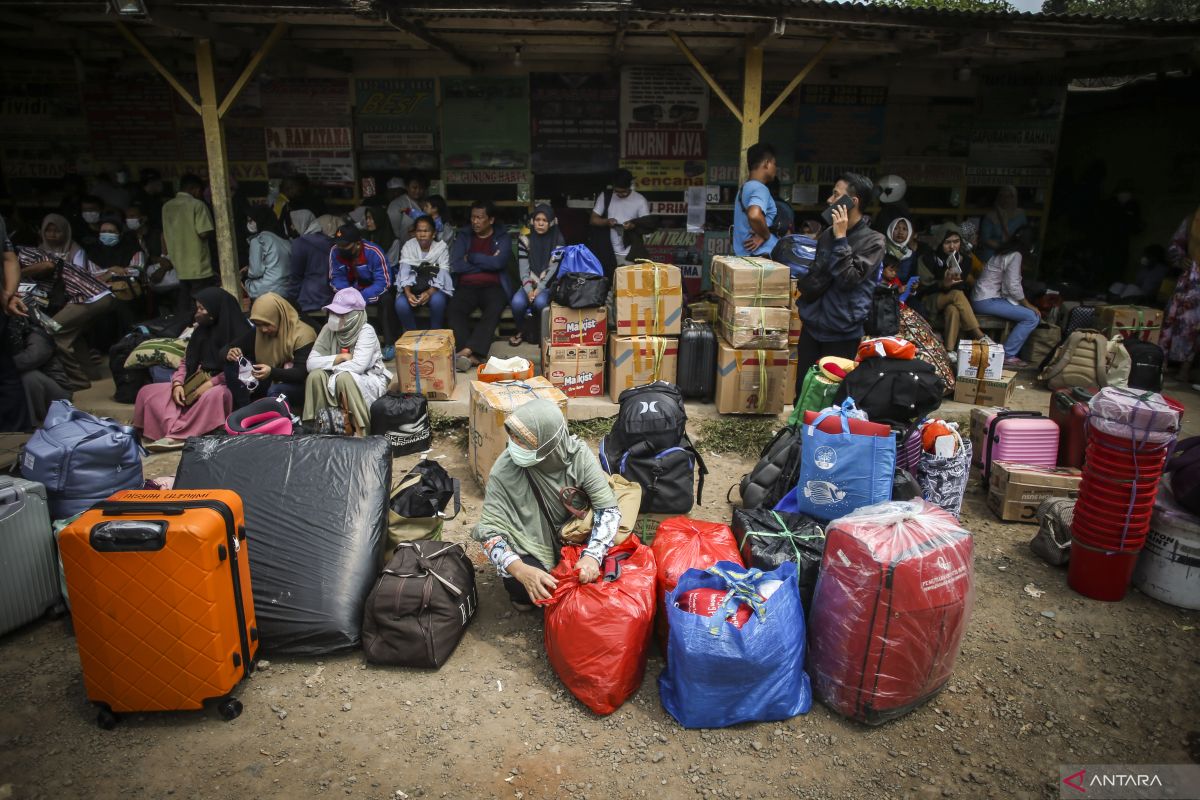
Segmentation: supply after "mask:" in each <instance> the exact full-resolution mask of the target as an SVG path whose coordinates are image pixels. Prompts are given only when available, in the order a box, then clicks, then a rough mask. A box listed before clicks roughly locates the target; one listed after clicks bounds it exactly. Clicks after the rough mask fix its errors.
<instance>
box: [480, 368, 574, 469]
mask: <svg viewBox="0 0 1200 800" xmlns="http://www.w3.org/2000/svg"><path fill="white" fill-rule="evenodd" d="M538 398H542V399H545V400H549V401H551V402H553V403H556V404H558V407H559V409H560V410H561V411H562V412H563V416H566V413H567V396H566V395H565V394H563V393H562V392H561V391H559V390H558V389H556V388H555V387H554V385H553V384H551V383H550V381H549V380H547V379H546V378H544V377H542V376H541V375H537V376H534V377H532V378H530V379H529V380H527V381H514V382H512V383H483V382H481V381H471V396H470V402H471V405H470V410H469V420H470V441H469V442H468V445H467V461H468V463H469V464H470V466H471V474H472V475H474V476H475V481H476V482H477V483H478V484H479V486H480V488H483V487H485V486H486V485H487V479H488V475H489V474H490V473H491V471H492V465H493V464H495V463H496V459H497V458H499V457H500V454H501V453H503V452H504V448H505V447H507V446H508V434H507V433H506V432H505V430H504V420H505V419H507V418H508V415H509V414H511V413H512V412H513V411H515V410H517V409H518V408H520V407H521V406H523V405H525V404H526V403H528V402H529V401H531V400H536V399H538Z"/></svg>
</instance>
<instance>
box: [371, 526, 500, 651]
mask: <svg viewBox="0 0 1200 800" xmlns="http://www.w3.org/2000/svg"><path fill="white" fill-rule="evenodd" d="M478 608H479V595H478V594H477V593H476V591H475V567H474V566H473V565H472V564H471V559H469V558H468V557H467V554H466V551H465V550H463V546H462V545H461V544H454V543H450V542H435V541H429V540H420V541H414V542H401V543H400V544H399V545H397V547H396V549H395V551H393V553H392V558H391V560H390V561H389V562H388V565H387V567H386V568H384V570H383V574H382V575H380V576H379V580H378V581H377V582H376V584H375V588H374V589H372V590H371V594H370V595H369V596H368V597H367V605H366V609H365V610H364V612H363V631H362V642H363V652H364V653H365V654H366V656H367V661H369V662H371V663H372V664H391V665H395V666H402V667H433V668H437V667H440V666H441V665H442V664H444V663H446V660H447V659H449V658H450V654H451V653H453V652H454V648H456V647H457V646H458V642H459V639H461V638H462V635H463V631H465V630H466V628H467V625H468V624H469V623H470V622H471V618H472V617H474V616H475V611H476V610H477V609H478Z"/></svg>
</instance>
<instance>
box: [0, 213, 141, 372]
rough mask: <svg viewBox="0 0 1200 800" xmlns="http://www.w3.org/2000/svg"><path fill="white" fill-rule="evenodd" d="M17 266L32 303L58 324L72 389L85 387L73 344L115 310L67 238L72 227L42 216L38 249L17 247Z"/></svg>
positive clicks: (103, 287)
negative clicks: (30, 287)
mask: <svg viewBox="0 0 1200 800" xmlns="http://www.w3.org/2000/svg"><path fill="white" fill-rule="evenodd" d="M17 261H18V263H19V265H20V267H21V280H22V281H27V282H32V283H33V284H34V285H35V288H34V291H33V294H32V297H33V300H34V302H36V303H38V304H39V305H41V306H43V307H44V309H45V311H46V313H47V314H50V315H52V316H53V317H54V321H55V322H57V323H58V325H59V330H58V331H56V332H55V334H54V342H55V345H56V346H57V348H58V355H59V358H60V359H61V361H62V365H63V369H64V370H66V373H67V376H68V378H70V380H71V388H72V389H74V390H79V389H86V388H88V387H89V386H91V385H92V384H91V380H90V379H89V378H88V375H87V372H86V371H85V370H84V368H83V362H82V360H81V358H80V357H79V355H78V354H76V352H75V344H76V339H78V338H79V335H80V334H81V333H83V332H84V331H85V330H88V329H89V328H91V327H92V325H93V324H94V323H95V322H96V321H97V320H100V319H102V318H104V317H105V316H106V315H108V314H111V313H112V312H113V311H115V310H116V306H117V300H116V298H115V297H113V294H112V292H111V291H110V290H109V288H108V287H107V286H106V285H104V284H103V283H101V282H100V281H99V280H97V279H96V278H95V277H94V276H93V275H92V270H91V265H90V263H89V262H88V258H87V255H86V254H85V253H84V251H83V248H82V247H80V246H79V245H78V244H76V243H75V242H74V240H73V239H72V236H71V225H70V223H68V222H67V220H66V218H64V217H63V216H62V215H61V214H47V215H46V217H45V219H44V220H42V244H41V246H40V247H22V248H20V249H19V250H18V252H17Z"/></svg>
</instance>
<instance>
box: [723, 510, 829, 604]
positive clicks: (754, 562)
mask: <svg viewBox="0 0 1200 800" xmlns="http://www.w3.org/2000/svg"><path fill="white" fill-rule="evenodd" d="M730 527H731V528H732V529H733V536H734V538H735V539H736V540H737V544H738V548H739V549H740V550H741V551H742V561H743V562H745V564H746V566H747V567H755V568H757V569H761V570H762V571H763V572H770V571H772V570H774V569H776V568H778V567H779V566H780V565H781V564H783V563H784V562H785V561H793V562H795V564H796V580H797V582H799V584H800V603H801V604H802V605H803V607H804V613H805V614H808V613H809V612H811V611H812V598H813V592H814V591H815V590H816V588H817V576H818V575H820V573H821V557H822V556H824V554H825V530H824V529H823V528H822V527H821V525H820V523H818V522H817V521H816V520H815V519H813V518H812V517H810V516H807V515H805V514H790V513H788V512H785V511H772V510H770V509H769V508H745V509H743V508H735V509H734V510H733V524H732V525H731V526H730Z"/></svg>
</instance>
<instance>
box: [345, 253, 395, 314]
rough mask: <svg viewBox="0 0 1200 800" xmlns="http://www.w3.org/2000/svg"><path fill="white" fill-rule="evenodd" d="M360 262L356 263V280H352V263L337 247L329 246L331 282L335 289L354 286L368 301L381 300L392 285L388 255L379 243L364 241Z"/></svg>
mask: <svg viewBox="0 0 1200 800" xmlns="http://www.w3.org/2000/svg"><path fill="white" fill-rule="evenodd" d="M359 262H360V263H358V264H355V265H354V273H355V274H354V281H353V283H351V281H350V268H351V265H350V264H348V263H346V262H345V261H343V260H342V257H341V255H340V254H339V252H338V249H337V248H336V247H331V248H329V282H330V283H331V284H333V289H334V291H338V290H340V289H346V288H348V287H350V286H353V287H354V288H355V289H358V290H359V291H360V292H362V296H363V299H364V300H366V301H367V302H368V303H374V302H377V301H378V300H379V296H380V295H381V294H383V293H384V292H386V291H387V290H388V288H389V287H391V285H392V273H391V270H389V269H388V260H387V256H386V255H384V252H383V251H382V250H380V249H379V246H378V245H375V244H372V243H371V242H368V241H365V240H364V241H363V243H362V251H361V252H360V254H359Z"/></svg>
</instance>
